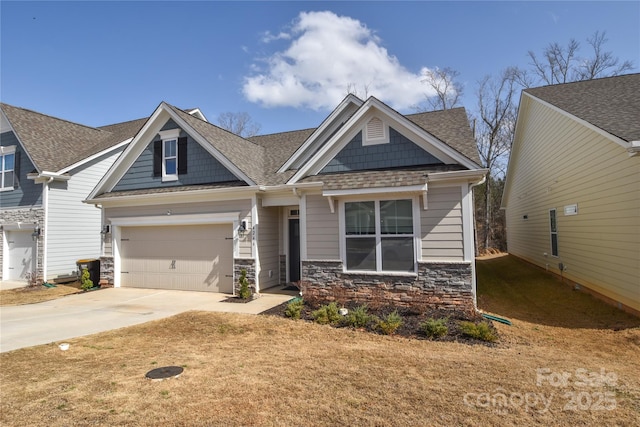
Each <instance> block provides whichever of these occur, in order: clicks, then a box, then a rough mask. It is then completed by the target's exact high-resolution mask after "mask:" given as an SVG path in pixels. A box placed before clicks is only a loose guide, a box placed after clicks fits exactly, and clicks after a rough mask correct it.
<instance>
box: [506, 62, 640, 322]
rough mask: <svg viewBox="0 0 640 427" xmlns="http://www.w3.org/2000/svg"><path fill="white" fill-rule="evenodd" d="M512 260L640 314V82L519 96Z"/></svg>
mask: <svg viewBox="0 0 640 427" xmlns="http://www.w3.org/2000/svg"><path fill="white" fill-rule="evenodd" d="M502 207H503V208H504V209H505V210H506V219H507V247H508V251H509V253H511V254H513V255H516V256H518V257H520V258H523V259H525V260H527V261H529V262H531V263H533V264H536V265H538V266H540V267H542V268H546V269H548V270H549V271H552V272H554V273H557V274H562V276H563V277H564V278H565V279H568V280H570V281H571V282H574V283H575V284H578V285H579V286H582V287H584V288H587V289H589V290H591V291H593V293H596V294H598V295H600V296H603V297H604V299H606V300H608V301H610V302H613V303H615V304H616V305H618V306H619V307H621V308H625V309H627V310H629V311H632V312H635V313H636V314H638V313H640V74H631V75H625V76H618V77H609V78H603V79H597V80H589V81H582V82H575V83H567V84H561V85H554V86H545V87H540V88H535V89H527V90H525V91H523V93H522V97H521V101H520V110H519V112H518V121H517V125H516V133H515V139H514V143H513V148H512V152H511V158H510V160H509V168H508V172H507V177H506V184H505V190H504V194H503V200H502Z"/></svg>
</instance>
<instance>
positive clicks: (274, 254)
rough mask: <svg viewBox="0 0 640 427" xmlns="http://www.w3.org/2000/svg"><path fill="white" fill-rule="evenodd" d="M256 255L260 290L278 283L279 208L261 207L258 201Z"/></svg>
mask: <svg viewBox="0 0 640 427" xmlns="http://www.w3.org/2000/svg"><path fill="white" fill-rule="evenodd" d="M258 205H259V211H258V218H259V221H260V223H259V224H258V256H259V259H260V276H259V277H260V290H261V291H262V290H264V289H268V288H270V287H273V286H276V285H278V284H279V283H280V277H279V276H278V273H279V271H280V256H279V251H278V246H279V235H280V210H279V208H277V207H266V208H265V207H262V203H259V204H258ZM270 272H271V274H269V273H270ZM283 282H284V280H283Z"/></svg>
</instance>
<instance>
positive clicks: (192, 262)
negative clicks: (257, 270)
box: [121, 225, 233, 293]
mask: <svg viewBox="0 0 640 427" xmlns="http://www.w3.org/2000/svg"><path fill="white" fill-rule="evenodd" d="M230 235H232V229H231V225H200V226H197V225H196V226H194V225H189V226H171V227H125V228H123V229H122V230H121V236H122V240H121V270H122V275H121V283H122V286H130V287H145V288H158V289H184V290H202V291H213V292H228V293H231V292H232V291H233V278H232V277H231V276H232V273H233V241H232V240H230V239H229V238H228V237H229V236H230Z"/></svg>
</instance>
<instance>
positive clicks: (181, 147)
mask: <svg viewBox="0 0 640 427" xmlns="http://www.w3.org/2000/svg"><path fill="white" fill-rule="evenodd" d="M185 173H187V137H186V136H185V137H182V138H178V174H185Z"/></svg>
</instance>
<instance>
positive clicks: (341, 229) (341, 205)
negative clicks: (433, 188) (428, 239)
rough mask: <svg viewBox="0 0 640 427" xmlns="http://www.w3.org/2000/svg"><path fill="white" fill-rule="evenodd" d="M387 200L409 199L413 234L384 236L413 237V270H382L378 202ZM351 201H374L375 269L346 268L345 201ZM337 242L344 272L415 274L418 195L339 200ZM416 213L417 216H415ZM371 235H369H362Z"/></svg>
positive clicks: (416, 267)
mask: <svg viewBox="0 0 640 427" xmlns="http://www.w3.org/2000/svg"><path fill="white" fill-rule="evenodd" d="M387 200H411V212H412V215H413V234H401V235H400V234H399V235H385V236H384V237H412V238H413V271H385V270H382V251H381V250H380V249H381V245H382V244H381V241H382V237H383V236H382V234H381V231H380V221H379V218H380V202H383V201H387ZM352 202H374V210H375V214H376V234H375V236H374V237H375V239H376V270H375V271H374V270H348V269H347V234H346V218H345V203H352ZM338 206H339V211H338V213H339V222H338V229H339V235H340V238H339V244H340V259H341V260H342V271H343V272H344V273H354V274H371V275H387V276H393V275H396V276H415V275H416V274H417V271H418V260H419V259H420V257H421V253H422V251H421V247H420V246H421V242H420V218H419V212H420V209H419V207H418V196H411V197H402V196H399V195H390V196H386V197H376V198H372V197H356V198H349V199H347V200H339V201H338ZM416 213H417V214H418V216H417V217H416ZM351 237H352V238H357V237H355V236H351ZM362 237H363V238H365V237H372V236H371V235H368V236H362Z"/></svg>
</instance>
